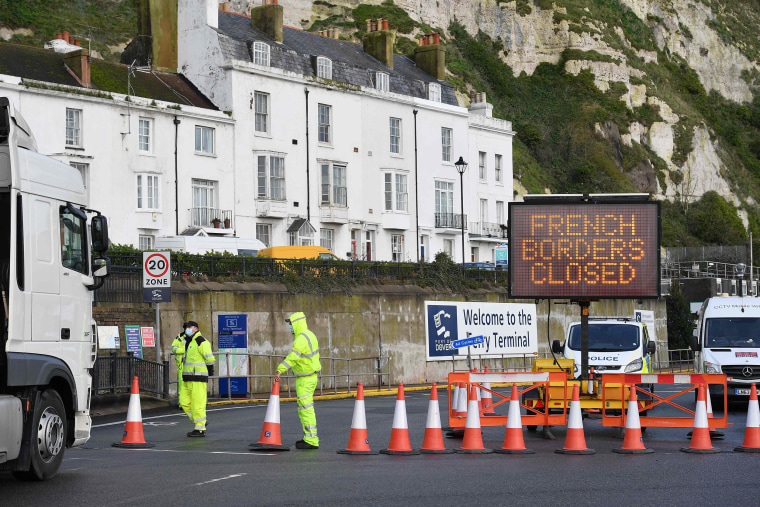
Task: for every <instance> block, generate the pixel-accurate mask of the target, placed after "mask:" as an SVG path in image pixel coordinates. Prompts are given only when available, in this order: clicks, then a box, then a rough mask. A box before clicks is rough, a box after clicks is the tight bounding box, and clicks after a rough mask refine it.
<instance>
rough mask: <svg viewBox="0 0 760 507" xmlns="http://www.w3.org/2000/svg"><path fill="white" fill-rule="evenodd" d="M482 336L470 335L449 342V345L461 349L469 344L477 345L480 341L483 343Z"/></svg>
mask: <svg viewBox="0 0 760 507" xmlns="http://www.w3.org/2000/svg"><path fill="white" fill-rule="evenodd" d="M483 342H484V340H483V337H482V336H470V337H469V338H465V339H463V340H457V341H455V342H451V346H452V347H454V348H455V349H461V348H462V347H469V346H470V345H478V344H480V343H483Z"/></svg>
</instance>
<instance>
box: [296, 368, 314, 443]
mask: <svg viewBox="0 0 760 507" xmlns="http://www.w3.org/2000/svg"><path fill="white" fill-rule="evenodd" d="M318 379H319V375H317V374H316V373H315V374H314V375H309V376H308V377H296V396H297V397H298V400H297V402H298V417H299V419H301V425H302V426H303V439H304V441H305V442H306V443H309V444H311V445H317V446H318V445H319V437H318V436H317V415H316V413H315V412H314V390H315V389H316V388H317V381H318Z"/></svg>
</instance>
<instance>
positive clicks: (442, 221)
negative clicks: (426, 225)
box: [435, 213, 467, 230]
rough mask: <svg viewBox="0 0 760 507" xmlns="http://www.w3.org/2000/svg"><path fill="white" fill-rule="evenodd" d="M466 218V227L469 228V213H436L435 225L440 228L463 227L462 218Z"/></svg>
mask: <svg viewBox="0 0 760 507" xmlns="http://www.w3.org/2000/svg"><path fill="white" fill-rule="evenodd" d="M463 218H464V228H465V230H466V229H467V215H458V214H456V213H436V214H435V226H436V228H439V229H461V228H462V219H463Z"/></svg>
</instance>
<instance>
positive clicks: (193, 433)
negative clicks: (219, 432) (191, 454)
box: [187, 430, 206, 438]
mask: <svg viewBox="0 0 760 507" xmlns="http://www.w3.org/2000/svg"><path fill="white" fill-rule="evenodd" d="M187 436H188V437H195V438H204V437H205V436H206V432H205V431H200V430H193V431H189V432H188V433H187Z"/></svg>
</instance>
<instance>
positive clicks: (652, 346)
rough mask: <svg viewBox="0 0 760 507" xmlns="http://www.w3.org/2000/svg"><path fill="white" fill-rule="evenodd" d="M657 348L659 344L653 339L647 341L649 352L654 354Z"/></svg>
mask: <svg viewBox="0 0 760 507" xmlns="http://www.w3.org/2000/svg"><path fill="white" fill-rule="evenodd" d="M656 350H657V344H656V343H655V342H653V341H650V342H649V343H647V354H654V353H655V351H656Z"/></svg>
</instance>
